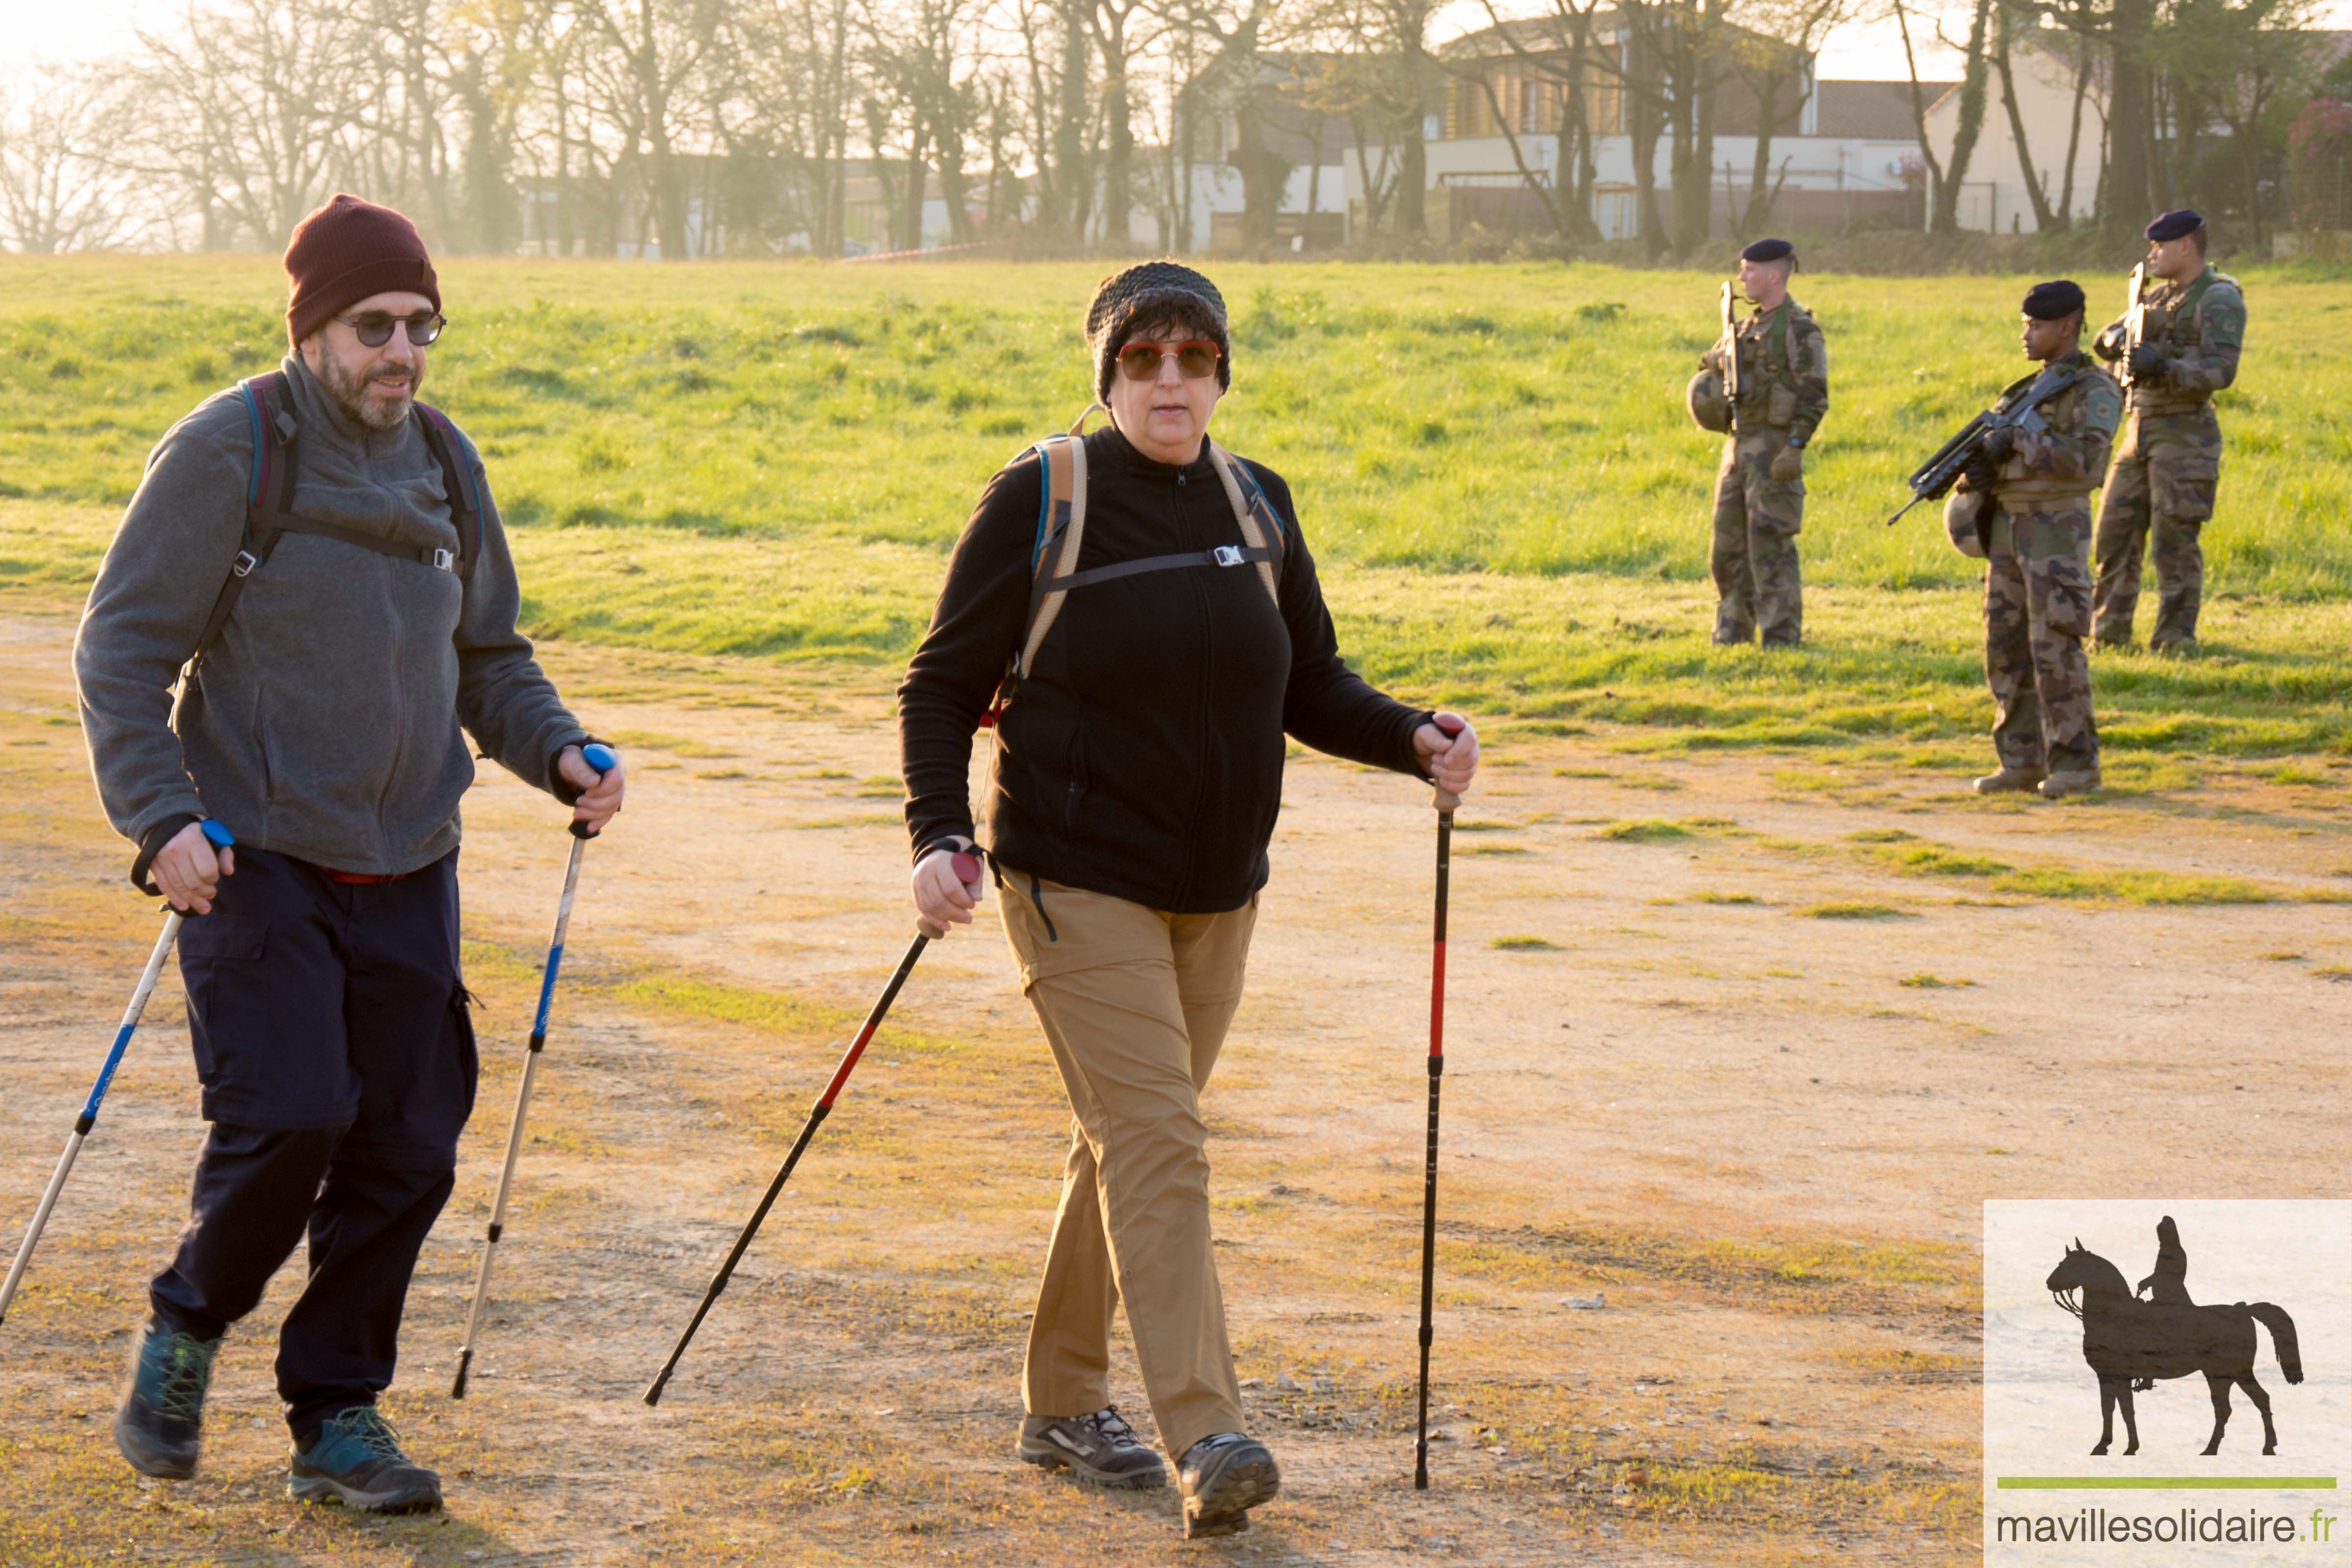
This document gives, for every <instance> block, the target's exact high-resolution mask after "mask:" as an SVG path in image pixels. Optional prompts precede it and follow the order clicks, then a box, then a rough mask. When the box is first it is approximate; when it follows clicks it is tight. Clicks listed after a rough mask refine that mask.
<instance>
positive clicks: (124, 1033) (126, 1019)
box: [0, 819, 236, 1322]
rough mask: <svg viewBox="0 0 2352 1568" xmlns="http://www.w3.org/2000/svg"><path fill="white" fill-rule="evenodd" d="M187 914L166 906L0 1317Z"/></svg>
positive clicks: (2, 1293) (218, 827)
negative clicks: (161, 925) (160, 930)
mask: <svg viewBox="0 0 2352 1568" xmlns="http://www.w3.org/2000/svg"><path fill="white" fill-rule="evenodd" d="M204 830H205V837H206V838H208V839H210V840H211V841H212V843H213V844H214V846H215V847H217V848H221V849H227V848H231V847H234V846H235V845H236V835H235V834H233V833H231V832H230V831H229V830H228V826H227V825H226V823H221V822H215V821H211V820H209V819H208V820H206V821H205V824H204ZM185 919H186V917H185V916H184V915H183V914H182V913H181V912H180V911H179V910H166V911H165V912H164V915H163V931H162V932H161V933H160V934H159V935H158V936H157V937H156V938H155V947H154V950H153V951H152V952H150V953H148V955H147V967H146V968H145V969H143V970H142V971H141V972H140V974H139V984H137V985H136V986H135V987H133V988H132V990H131V1004H130V1005H129V1006H127V1007H125V1008H124V1009H123V1010H122V1022H121V1024H120V1025H119V1026H117V1027H116V1028H115V1031H114V1044H113V1045H112V1046H111V1047H110V1048H109V1049H108V1051H107V1053H106V1060H105V1062H104V1063H103V1064H102V1065H100V1068H99V1069H98V1081H97V1082H95V1083H93V1084H91V1085H90V1086H89V1099H88V1100H85V1101H83V1102H82V1108H81V1114H80V1115H79V1116H77V1117H75V1118H74V1124H73V1131H71V1132H70V1133H68V1134H67V1136H66V1147H65V1152H64V1153H62V1154H60V1155H58V1164H57V1169H56V1170H54V1171H52V1172H50V1173H49V1184H48V1186H47V1188H46V1189H45V1190H44V1191H43V1192H42V1194H41V1202H40V1205H39V1206H38V1207H37V1208H35V1209H34V1211H33V1223H32V1224H30V1225H29V1226H26V1227H25V1239H24V1240H23V1242H21V1243H20V1244H18V1246H17V1247H16V1261H15V1262H13V1263H11V1264H10V1265H9V1266H8V1278H7V1280H6V1282H5V1283H0V1322H5V1321H7V1317H8V1307H9V1304H10V1303H11V1302H13V1301H15V1300H16V1288H17V1287H18V1286H19V1285H21V1284H23V1283H24V1279H25V1270H26V1268H29V1267H31V1265H32V1261H33V1248H35V1247H37V1246H39V1245H40V1241H41V1232H42V1231H43V1230H44V1229H46V1228H47V1226H48V1223H49V1214H50V1212H51V1211H52V1210H54V1209H55V1208H56V1207H57V1206H58V1194H60V1193H62V1192H63V1191H65V1185H66V1178H67V1177H68V1176H69V1175H71V1174H73V1168H74V1161H75V1160H77V1159H78V1158H79V1157H80V1155H81V1146H82V1143H83V1142H84V1141H85V1140H87V1139H88V1138H89V1132H90V1129H91V1128H93V1127H95V1126H97V1125H98V1110H99V1107H100V1106H101V1105H102V1104H104V1103H105V1101H106V1091H107V1089H110V1087H112V1085H113V1083H114V1075H115V1072H116V1071H117V1070H118V1069H119V1068H121V1066H122V1058H123V1053H125V1052H126V1051H128V1050H129V1049H130V1048H131V1035H132V1034H134V1033H135V1032H136V1031H137V1030H138V1028H139V1020H140V1017H141V1016H142V1015H143V1014H145V1013H146V1011H147V998H148V997H149V996H151V995H152V994H154V991H155V982H156V980H157V978H158V977H160V976H161V975H162V974H163V960H164V959H166V958H168V957H170V956H171V952H172V944H173V942H175V941H177V940H178V939H179V935H180V925H181V922H182V921H184V920H185Z"/></svg>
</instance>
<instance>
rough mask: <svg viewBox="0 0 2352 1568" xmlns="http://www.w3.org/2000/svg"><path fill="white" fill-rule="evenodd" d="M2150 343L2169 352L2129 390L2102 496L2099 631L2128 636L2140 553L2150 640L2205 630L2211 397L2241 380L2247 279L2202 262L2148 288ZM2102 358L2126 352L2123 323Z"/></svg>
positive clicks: (2183, 638)
mask: <svg viewBox="0 0 2352 1568" xmlns="http://www.w3.org/2000/svg"><path fill="white" fill-rule="evenodd" d="M2147 304H2148V315H2147V337H2146V340H2145V341H2146V342H2148V343H2149V344H2151V345H2153V346H2155V347H2157V348H2160V349H2162V350H2163V351H2164V356H2165V367H2164V372H2163V374H2160V375H2158V376H2156V377H2153V378H2151V379H2149V380H2148V381H2146V382H2143V383H2141V384H2138V385H2137V386H2134V387H2132V388H2131V389H2130V392H2129V395H2128V399H2127V408H2126V411H2127V414H2128V419H2127V422H2126V426H2125V427H2124V433H2123V437H2122V438H2121V439H2120V440H2119V441H2118V442H2117V443H2116V470H2115V472H2114V473H2112V474H2110V475H2109V476H2108V477H2107V491H2106V494H2105V497H2104V498H2102V500H2100V503H2099V534H2098V563H2099V583H2098V609H2097V633H2098V640H2099V641H2100V642H2102V643H2127V642H2129V641H2131V637H2132V613H2133V612H2134V611H2135V610H2136V609H2137V608H2138V606H2139V575H2140V553H2141V552H2142V551H2143V550H2144V549H2147V550H2149V551H2150V552H2151V553H2153V554H2154V556H2155V557H2156V591H2157V605H2156V625H2155V626H2154V627H2153V628H2152V629H2151V630H2150V631H2149V633H2148V639H2147V640H2148V646H2149V647H2152V648H2163V647H2167V646H2168V645H2170V644H2173V643H2181V642H2190V641H2193V640H2194V639H2195V637H2196V636H2197V611H2198V608H2199V606H2200V605H2201V604H2202V603H2203V601H2204V596H2205V552H2204V550H2203V549H2202V547H2201V546H2200V544H2199V542H2198V532H2199V531H2200V529H2201V528H2202V527H2203V526H2204V524H2205V521H2206V519H2208V518H2210V517H2211V516H2212V515H2213V489H2214V487H2215V485H2216V484H2218V483H2219V482H2220V480H2221V424H2220V423H2219V421H2217V420H2216V419H2215V418H2214V417H2213V401H2212V400H2213V395H2214V394H2215V393H2217V392H2219V391H2221V389H2222V388H2223V387H2225V386H2227V385H2229V384H2231V382H2232V381H2234V380H2236V379H2237V375H2238V353H2239V351H2240V349H2241V348H2242V347H2243V345H2244V343H2245V341H2246V297H2245V296H2244V295H2243V294H2242V293H2240V292H2239V291H2238V280H2237V279H2234V278H2232V277H2231V276H2230V275H2229V274H2228V273H2226V272H2217V271H2215V270H2214V268H2213V267H2212V265H2211V264H2210V263H2208V264H2207V265H2206V268H2205V270H2204V271H2203V272H2202V273H2200V274H2199V275H2198V276H2197V277H2195V278H2192V279H2189V280H2188V281H2187V282H2186V283H2179V282H2162V283H2158V285H2156V286H2155V287H2154V288H2152V289H2149V290H2148V293H2147ZM2095 346H2096V347H2097V349H2098V351H2099V355H2100V357H2101V358H2103V359H2109V360H2113V359H2119V358H2121V357H2123V355H2124V354H2125V353H2126V348H2125V345H2124V323H2123V322H2122V321H2116V322H2115V323H2114V324H2112V325H2110V326H2109V327H2108V328H2107V329H2106V330H2105V331H2103V332H2101V333H2100V334H2099V337H2098V342H2097V343H2096V345H2095Z"/></svg>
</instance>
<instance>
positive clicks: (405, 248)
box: [286, 195, 441, 348]
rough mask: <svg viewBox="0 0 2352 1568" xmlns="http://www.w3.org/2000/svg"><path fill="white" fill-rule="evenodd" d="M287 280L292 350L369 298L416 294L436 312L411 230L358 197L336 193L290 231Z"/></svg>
mask: <svg viewBox="0 0 2352 1568" xmlns="http://www.w3.org/2000/svg"><path fill="white" fill-rule="evenodd" d="M286 281H287V285H288V289H287V297H286V341H287V342H289V343H291V344H293V345H295V346H296V347H298V348H299V347H300V346H301V342H302V340H303V339H304V338H307V337H309V336H310V334H311V333H312V332H315V331H318V330H319V329H320V327H321V326H324V325H325V324H326V322H327V319H328V318H329V317H331V316H332V315H334V313H335V312H336V311H338V310H348V309H350V308H351V307H352V306H353V305H356V304H358V303H359V302H360V301H361V300H364V299H366V298H367V297H368V296H369V295H371V294H385V293H391V292H394V291H395V290H397V291H400V292H404V293H410V294H422V295H424V296H425V298H426V299H428V300H432V301H433V308H434V310H440V309H441V285H440V282H439V281H438V280H437V279H436V278H435V277H434V276H433V258H431V257H430V256H427V255H426V254H425V239H424V237H423V236H421V235H419V234H418V233H417V232H416V226H415V224H413V223H411V222H409V221H408V220H407V219H406V218H404V217H403V216H400V215H399V214H398V213H396V212H394V211H393V210H392V209H391V208H390V207H380V206H378V205H375V204H374V203H373V202H363V201H362V200H360V198H359V197H357V196H350V195H337V196H335V197H333V198H331V200H330V201H329V202H328V203H327V205H325V206H322V207H320V209H319V210H318V211H316V212H314V213H312V214H311V215H310V216H308V217H306V218H304V219H303V220H302V221H301V222H300V223H298V224H296V225H295V226H294V237H293V238H292V239H290V240H289V241H288V242H287V245H286Z"/></svg>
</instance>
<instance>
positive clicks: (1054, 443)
mask: <svg viewBox="0 0 2352 1568" xmlns="http://www.w3.org/2000/svg"><path fill="white" fill-rule="evenodd" d="M1032 450H1034V452H1035V453H1036V454H1037V463H1038V467H1039V469H1040V478H1041V480H1042V482H1041V483H1040V484H1039V486H1038V490H1039V499H1038V502H1037V542H1036V543H1035V544H1034V545H1033V546H1031V548H1030V551H1029V621H1028V626H1029V631H1028V635H1027V636H1026V637H1023V638H1022V639H1021V654H1020V657H1019V658H1016V659H1014V660H1013V678H1014V679H1019V678H1021V677H1023V676H1025V675H1027V674H1028V673H1029V668H1030V666H1031V665H1032V664H1033V663H1034V662H1035V660H1036V658H1037V649H1038V648H1039V647H1041V646H1042V645H1043V644H1044V643H1045V634H1046V633H1047V632H1049V631H1051V630H1052V629H1053V627H1054V617H1055V616H1058V615H1060V614H1061V613H1062V601H1063V600H1064V599H1066V598H1067V597H1069V590H1068V589H1067V588H1054V587H1050V586H1049V585H1048V584H1051V583H1052V582H1053V580H1054V579H1055V578H1056V577H1067V576H1070V575H1072V574H1074V573H1075V572H1076V568H1077V564H1078V549H1079V546H1080V545H1081V544H1083V543H1084V542H1085V540H1086V532H1087V449H1086V446H1085V444H1084V443H1083V442H1082V441H1081V440H1079V438H1078V437H1074V436H1048V437H1045V439H1044V440H1042V441H1040V442H1038V443H1037V445H1036V446H1035V447H1034V448H1032Z"/></svg>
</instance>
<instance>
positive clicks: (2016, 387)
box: [1992, 366, 2106, 511]
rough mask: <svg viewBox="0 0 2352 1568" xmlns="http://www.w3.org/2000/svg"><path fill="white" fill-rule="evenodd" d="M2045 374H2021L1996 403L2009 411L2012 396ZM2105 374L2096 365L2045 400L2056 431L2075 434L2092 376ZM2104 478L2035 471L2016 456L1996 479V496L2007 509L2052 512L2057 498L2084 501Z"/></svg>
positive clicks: (2044, 413)
mask: <svg viewBox="0 0 2352 1568" xmlns="http://www.w3.org/2000/svg"><path fill="white" fill-rule="evenodd" d="M2041 374H2042V373H2041V372H2040V371H2036V372H2034V373H2033V374H2032V375H2027V376H2021V377H2020V378H2019V379H2018V380H2017V381H2015V382H2013V383H2011V384H2010V386H2009V387H2008V389H2007V390H2006V391H2004V392H2002V394H2001V395H2000V402H1999V403H1997V404H1995V405H1994V406H1995V407H1996V408H1997V409H2000V410H2003V411H2006V410H2007V409H2008V407H2009V406H2010V399H2011V398H2013V397H2021V396H2023V395H2024V394H2025V391H2026V389H2027V388H2028V387H2030V386H2032V384H2033V383H2034V381H2035V379H2036V378H2037V377H2039V376H2040V375H2041ZM2105 374H2106V373H2105V372H2104V371H2102V370H2100V369H2098V368H2097V367H2096V366H2092V367H2090V368H2089V371H2088V374H2086V375H2085V376H2084V377H2083V378H2081V379H2078V380H2075V381H2073V382H2070V383H2068V384H2067V385H2066V387H2065V388H2064V390H2063V391H2061V392H2060V393H2059V394H2058V395H2057V396H2055V397H2050V398H2044V399H2043V400H2042V404H2041V405H2040V407H2041V410H2042V420H2043V421H2044V422H2045V423H2046V424H2047V425H2048V426H2049V427H2050V429H2051V431H2052V432H2053V434H2055V435H2060V436H2071V435H2073V434H2074V416H2075V414H2076V413H2077V412H2079V411H2080V410H2081V408H2082V406H2083V399H2084V395H2086V394H2087V392H2088V391H2089V377H2090V376H2094V375H2095V376H2101V377H2104V376H2105ZM2100 478H2101V476H2100V475H2098V474H2092V475H2089V476H2088V477H2086V478H2084V479H2054V478H2053V477H2052V476H2050V475H2048V474H2037V473H2032V472H2031V471H2029V470H2028V469H2027V468H2026V467H2025V459H2024V458H2021V457H2017V456H2014V455H2012V456H2011V457H2010V458H2007V459H2006V460H2005V461H2003V462H2002V464H2001V466H2000V474H1999V475H1998V476H1997V477H1996V478H1995V479H1994V480H1993V491H1992V493H1993V499H1994V500H1997V501H1999V502H2000V507H2001V510H2004V511H2048V510H2052V509H2051V505H2050V503H2051V502H2053V501H2067V500H2081V499H2082V498H2083V497H2084V496H2086V495H2089V494H2090V493H2091V492H2092V491H2093V490H2095V489H2098V488H2099V480H2100Z"/></svg>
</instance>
